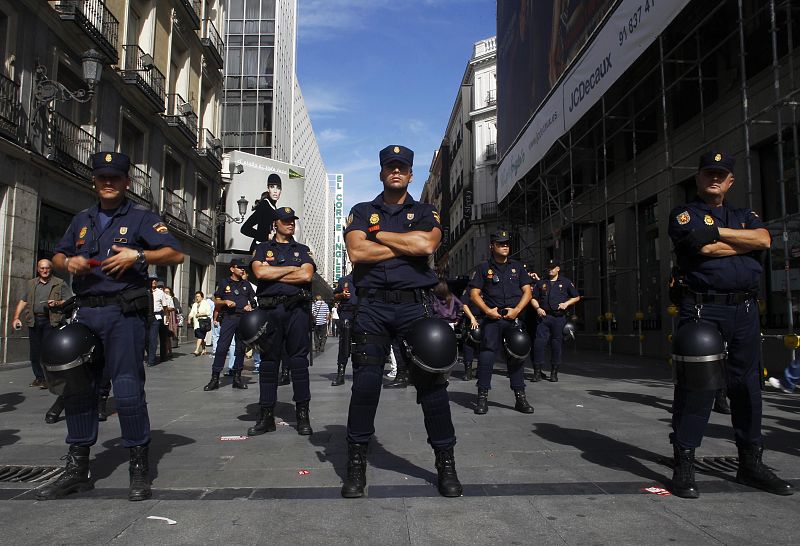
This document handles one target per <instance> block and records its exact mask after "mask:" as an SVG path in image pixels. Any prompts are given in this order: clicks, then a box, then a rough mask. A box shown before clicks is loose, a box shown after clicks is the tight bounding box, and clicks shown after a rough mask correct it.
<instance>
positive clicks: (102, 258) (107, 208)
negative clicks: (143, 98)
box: [36, 152, 183, 501]
mask: <svg viewBox="0 0 800 546" xmlns="http://www.w3.org/2000/svg"><path fill="white" fill-rule="evenodd" d="M129 168H130V159H129V158H128V156H126V155H124V154H118V153H114V152H99V153H97V154H94V155H93V156H92V183H93V186H94V190H95V192H96V193H97V197H98V198H99V203H98V204H97V205H95V206H92V207H90V208H88V209H86V210H83V211H81V212H79V213H78V214H76V215H75V217H74V218H73V219H72V222H71V223H70V225H69V228H67V231H66V233H65V234H64V237H63V238H62V239H61V241H59V242H58V244H57V245H56V247H55V256H53V265H54V266H55V267H56V268H57V269H59V270H60V271H62V272H65V273H69V274H70V275H72V279H73V280H72V288H73V292H74V293H75V295H76V297H77V305H78V313H77V322H79V323H82V324H84V325H86V326H87V327H88V328H89V329H90V330H91V331H92V332H93V333H94V334H95V335H96V336H97V337H98V338H99V339H100V341H101V342H102V344H103V347H104V349H105V367H106V369H105V375H106V376H108V377H110V378H111V381H112V383H113V385H114V398H115V399H116V401H117V413H118V414H119V425H120V429H121V431H122V445H123V446H124V447H127V448H129V449H130V489H129V492H128V499H129V500H132V501H139V500H145V499H148V498H150V495H151V493H150V478H149V476H148V473H149V462H148V450H149V443H150V420H149V417H148V414H147V403H146V401H145V393H144V381H145V375H144V364H143V358H144V346H145V336H146V323H147V321H148V320H149V319H151V317H150V314H151V313H152V307H153V306H152V296H151V294H150V292H149V290H148V288H147V266H148V265H175V264H179V263H181V262H182V261H183V253H182V252H181V251H180V245H179V244H178V241H177V240H176V239H175V237H173V236H172V235H171V234H170V233H169V230H168V228H167V226H166V225H164V223H163V222H162V221H161V218H159V217H158V216H157V215H156V214H155V213H154V212H152V211H150V210H148V209H145V208H144V207H141V206H139V205H135V204H133V203H131V202H130V201H128V200H127V199H126V197H125V191H126V190H127V189H128V187H129V186H130V182H131V180H130V178H129V177H128V170H129ZM98 380H99V378H97V380H95V382H94V385H93V388H92V390H91V392H90V393H87V394H82V395H66V396H65V397H64V407H65V410H66V417H67V443H68V444H69V453H68V455H67V457H66V460H67V464H66V468H65V471H64V473H63V474H62V475H61V476H60V477H59V478H58V479H57V480H56V481H55V482H53V483H51V484H48V485H46V486H44V487H42V488H40V489H39V490H38V491H37V494H36V497H37V498H38V499H39V500H44V499H56V498H61V497H63V496H64V495H67V494H69V493H73V492H76V491H85V490H88V489H91V488H92V487H93V484H92V480H91V476H90V473H89V448H90V447H91V446H92V445H94V444H95V442H96V441H97V427H98V425H97V422H98V413H97V386H98V385H97V382H98Z"/></svg>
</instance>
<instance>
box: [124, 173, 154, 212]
mask: <svg viewBox="0 0 800 546" xmlns="http://www.w3.org/2000/svg"><path fill="white" fill-rule="evenodd" d="M129 175H130V177H131V185H130V187H129V188H128V192H129V195H128V196H129V197H130V198H131V199H132V200H134V201H136V202H137V203H139V204H141V205H144V206H145V207H147V208H150V207H152V205H153V192H152V191H150V175H149V174H147V171H145V170H144V169H142V168H141V167H138V166H137V165H131V169H130V172H129Z"/></svg>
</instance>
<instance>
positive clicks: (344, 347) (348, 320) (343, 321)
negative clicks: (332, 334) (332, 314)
mask: <svg viewBox="0 0 800 546" xmlns="http://www.w3.org/2000/svg"><path fill="white" fill-rule="evenodd" d="M352 329H353V315H351V314H349V313H347V314H345V313H340V314H339V354H338V356H337V357H336V364H337V365H338V366H346V365H347V360H348V359H349V358H350V339H351V336H350V333H351V331H352Z"/></svg>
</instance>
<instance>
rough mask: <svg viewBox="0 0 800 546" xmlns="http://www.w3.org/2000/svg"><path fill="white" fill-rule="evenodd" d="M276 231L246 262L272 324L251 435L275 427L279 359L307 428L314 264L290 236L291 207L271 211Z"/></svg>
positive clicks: (302, 428)
mask: <svg viewBox="0 0 800 546" xmlns="http://www.w3.org/2000/svg"><path fill="white" fill-rule="evenodd" d="M275 215H276V216H275V219H276V221H275V226H276V228H277V231H276V232H275V237H274V238H273V239H272V240H271V241H267V242H264V243H259V244H258V246H256V251H255V255H254V256H253V262H252V264H251V267H252V268H253V274H254V275H255V277H256V278H257V279H258V288H257V293H258V306H259V308H261V309H266V310H267V311H268V312H269V318H268V320H269V321H270V322H272V324H273V325H274V327H275V334H274V335H273V338H272V350H271V351H269V352H268V353H267V352H263V353H261V369H260V373H259V380H258V384H259V389H260V392H261V394H260V396H259V399H258V403H259V405H260V406H261V411H260V413H259V416H258V421H257V422H256V424H255V425H254V426H252V427H250V428H249V429H248V430H247V434H248V436H256V435H258V434H264V433H265V432H273V431H274V430H275V417H274V414H273V412H274V410H275V403H276V402H277V401H278V366H279V365H280V361H281V359H283V361H284V365H285V366H286V367H287V368H288V369H289V372H290V373H291V374H292V389H293V390H294V397H293V398H294V403H295V415H296V417H297V433H298V434H300V435H301V436H309V435H310V434H311V433H312V430H311V422H310V417H309V414H308V403H309V401H310V400H311V389H310V378H309V374H308V351H309V346H310V339H309V338H310V336H309V331H310V329H311V313H310V310H309V305H308V302H309V301H310V299H311V279H312V278H313V277H314V271H316V269H317V266H316V265H315V264H314V260H312V259H311V253H310V252H309V248H308V247H307V246H306V245H303V244H300V243H298V242H296V241H295V240H294V232H295V221H296V220H297V219H298V218H297V216H296V215H295V213H294V210H293V209H291V208H289V207H280V208H278V209H277V210H276V211H275Z"/></svg>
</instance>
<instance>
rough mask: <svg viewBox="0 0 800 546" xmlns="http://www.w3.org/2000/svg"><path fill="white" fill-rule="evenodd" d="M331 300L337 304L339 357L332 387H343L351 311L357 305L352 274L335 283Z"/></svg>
mask: <svg viewBox="0 0 800 546" xmlns="http://www.w3.org/2000/svg"><path fill="white" fill-rule="evenodd" d="M333 299H334V300H335V301H338V302H339V355H338V356H337V357H336V378H335V379H334V380H333V381H332V382H331V386H332V387H336V386H339V385H344V371H345V368H347V360H348V359H349V358H350V340H351V337H350V336H351V333H352V330H353V311H354V310H355V308H356V305H357V304H358V296H356V290H355V285H354V284H353V274H352V273H350V274H349V275H345V276H344V277H341V278H340V279H339V282H338V283H336V290H335V291H334V292H333Z"/></svg>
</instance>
